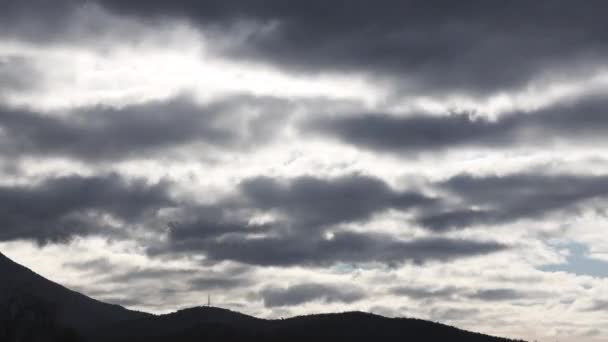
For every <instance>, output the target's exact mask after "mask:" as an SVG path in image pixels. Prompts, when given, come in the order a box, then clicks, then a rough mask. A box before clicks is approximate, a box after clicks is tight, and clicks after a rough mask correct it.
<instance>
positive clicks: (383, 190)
mask: <svg viewBox="0 0 608 342" xmlns="http://www.w3.org/2000/svg"><path fill="white" fill-rule="evenodd" d="M240 188H241V193H242V195H243V196H244V197H246V198H247V199H248V200H249V201H250V204H251V205H252V206H255V207H256V208H257V209H261V210H269V211H278V212H279V213H281V214H284V215H285V216H286V217H287V218H288V220H289V221H290V222H292V223H293V225H294V226H297V227H302V228H304V229H311V228H320V227H327V226H331V225H334V224H338V223H346V222H354V221H365V220H367V219H369V218H370V217H371V216H372V215H374V214H376V213H380V212H382V211H384V210H387V209H391V208H394V209H401V210H405V209H408V208H413V207H416V206H423V205H428V204H431V203H433V199H431V198H429V197H426V196H425V195H423V194H421V193H417V192H407V191H406V192H400V191H396V190H393V189H391V187H390V186H389V185H388V184H386V183H385V182H384V181H383V180H381V179H378V178H375V177H369V176H360V175H350V176H342V177H336V178H332V179H322V178H316V177H311V176H302V177H297V178H293V179H290V180H289V181H286V182H281V181H279V180H276V179H272V178H269V177H258V178H251V179H247V180H245V181H244V182H242V183H241V186H240Z"/></svg>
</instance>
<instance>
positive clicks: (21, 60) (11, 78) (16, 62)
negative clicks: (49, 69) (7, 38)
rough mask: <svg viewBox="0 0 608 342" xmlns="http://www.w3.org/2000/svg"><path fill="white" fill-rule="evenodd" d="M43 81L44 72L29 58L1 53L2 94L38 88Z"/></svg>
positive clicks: (0, 76) (0, 81)
mask: <svg viewBox="0 0 608 342" xmlns="http://www.w3.org/2000/svg"><path fill="white" fill-rule="evenodd" d="M25 75H27V77H26V76H25ZM43 81H44V76H43V73H42V72H40V70H39V69H38V67H36V66H35V65H34V63H32V61H31V60H29V59H28V58H25V57H20V56H1V55H0V96H2V95H3V94H5V93H10V92H13V91H15V92H18V91H21V90H32V89H37V88H38V87H39V85H40V83H42V82H43Z"/></svg>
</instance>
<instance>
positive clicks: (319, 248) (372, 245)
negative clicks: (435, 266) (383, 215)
mask: <svg viewBox="0 0 608 342" xmlns="http://www.w3.org/2000/svg"><path fill="white" fill-rule="evenodd" d="M179 247H180V248H182V249H185V250H186V251H190V252H197V251H198V252H202V253H205V255H206V256H207V258H209V259H211V260H216V261H220V260H232V261H238V262H242V263H246V264H254V265H262V266H293V265H309V266H328V265H332V264H335V263H340V262H342V263H371V262H378V263H384V264H388V265H397V264H401V263H404V262H414V263H418V264H421V263H425V262H429V261H450V260H454V259H457V258H463V257H471V256H476V255H484V254H489V253H493V252H497V251H501V250H504V249H506V248H507V246H505V245H502V244H500V243H496V242H484V241H475V240H458V239H445V238H432V239H418V240H412V241H401V240H398V239H396V238H395V237H394V236H390V235H383V234H371V233H370V234H363V233H347V232H344V233H335V234H334V236H333V238H332V239H325V238H323V237H320V236H308V237H307V236H306V235H282V236H278V237H263V238H251V239H250V238H247V236H231V237H227V238H225V239H221V240H214V241H205V242H204V243H202V244H196V245H190V246H188V245H187V244H181V245H179Z"/></svg>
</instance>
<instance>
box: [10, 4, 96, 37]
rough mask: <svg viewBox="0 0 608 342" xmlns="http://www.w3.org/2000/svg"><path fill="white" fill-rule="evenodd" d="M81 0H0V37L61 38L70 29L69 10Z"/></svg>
mask: <svg viewBox="0 0 608 342" xmlns="http://www.w3.org/2000/svg"><path fill="white" fill-rule="evenodd" d="M83 4H84V1H80V0H55V1H47V0H3V1H2V2H0V37H9V38H16V39H23V40H31V41H45V40H48V39H60V37H61V35H63V34H66V33H68V31H69V29H68V28H69V25H70V22H69V19H70V18H71V14H72V13H73V11H74V10H75V9H76V8H77V7H78V6H82V5H83Z"/></svg>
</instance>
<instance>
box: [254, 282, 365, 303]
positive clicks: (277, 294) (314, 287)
mask: <svg viewBox="0 0 608 342" xmlns="http://www.w3.org/2000/svg"><path fill="white" fill-rule="evenodd" d="M260 296H261V297H262V299H263V300H264V306H265V307H278V306H294V305H300V304H304V303H308V302H313V301H321V302H324V303H335V302H338V303H352V302H355V301H358V300H360V299H363V298H364V297H365V293H364V292H363V290H362V289H359V288H357V287H352V286H350V287H339V286H336V285H325V284H316V283H308V284H298V285H293V286H289V287H287V288H277V287H268V288H265V289H264V290H262V291H261V292H260Z"/></svg>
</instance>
